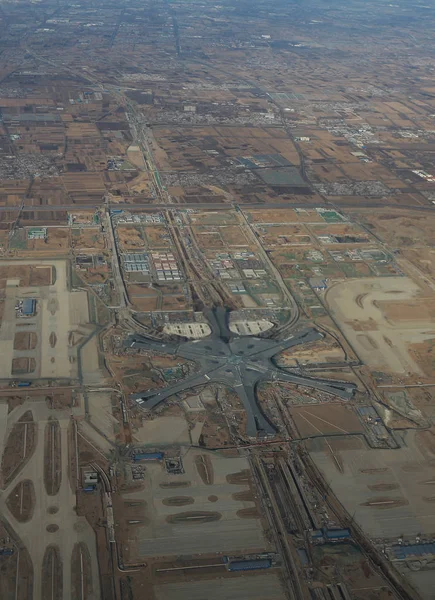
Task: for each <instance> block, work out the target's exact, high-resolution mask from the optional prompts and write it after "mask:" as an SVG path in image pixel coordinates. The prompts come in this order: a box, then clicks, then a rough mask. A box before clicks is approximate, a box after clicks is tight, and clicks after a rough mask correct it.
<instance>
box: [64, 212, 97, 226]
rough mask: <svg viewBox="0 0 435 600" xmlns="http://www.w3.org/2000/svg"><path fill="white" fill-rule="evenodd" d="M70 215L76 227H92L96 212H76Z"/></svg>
mask: <svg viewBox="0 0 435 600" xmlns="http://www.w3.org/2000/svg"><path fill="white" fill-rule="evenodd" d="M68 214H69V216H70V217H71V219H72V222H73V224H74V225H90V224H91V223H93V222H94V215H95V210H74V211H71V212H70V213H68Z"/></svg>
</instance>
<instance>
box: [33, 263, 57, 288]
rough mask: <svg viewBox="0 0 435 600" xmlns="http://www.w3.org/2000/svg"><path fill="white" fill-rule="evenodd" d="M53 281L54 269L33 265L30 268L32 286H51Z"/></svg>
mask: <svg viewBox="0 0 435 600" xmlns="http://www.w3.org/2000/svg"><path fill="white" fill-rule="evenodd" d="M52 281H53V268H52V267H44V266H42V265H33V266H31V268H30V278H29V285H30V286H44V285H51V283H52Z"/></svg>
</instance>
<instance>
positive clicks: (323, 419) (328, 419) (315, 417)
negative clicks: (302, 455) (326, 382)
mask: <svg viewBox="0 0 435 600" xmlns="http://www.w3.org/2000/svg"><path fill="white" fill-rule="evenodd" d="M290 413H291V416H292V419H293V421H294V422H295V425H296V427H297V429H298V431H299V435H300V436H301V437H310V436H318V435H322V434H323V435H328V434H332V435H334V434H346V433H358V432H362V431H363V426H362V424H361V422H360V420H359V419H358V417H357V415H356V414H355V412H354V410H353V409H352V408H351V407H348V406H344V405H342V404H329V403H328V404H327V405H323V404H317V405H312V406H297V407H294V408H292V409H291V410H290Z"/></svg>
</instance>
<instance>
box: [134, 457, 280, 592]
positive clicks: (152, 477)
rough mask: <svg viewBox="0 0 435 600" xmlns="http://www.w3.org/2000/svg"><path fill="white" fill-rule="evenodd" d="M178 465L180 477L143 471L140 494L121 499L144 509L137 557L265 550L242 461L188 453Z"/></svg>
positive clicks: (157, 468)
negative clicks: (181, 466) (141, 503)
mask: <svg viewBox="0 0 435 600" xmlns="http://www.w3.org/2000/svg"><path fill="white" fill-rule="evenodd" d="M183 464H184V470H185V473H184V474H182V475H170V474H168V473H167V472H166V470H165V468H164V465H162V464H155V463H154V464H149V465H147V470H146V473H145V481H144V483H145V485H144V489H143V490H141V491H138V492H134V493H129V494H124V496H123V497H124V502H133V501H137V500H142V501H145V503H146V508H145V509H144V510H145V520H144V522H143V523H144V524H142V525H138V527H137V529H135V534H136V540H135V545H136V551H137V555H138V557H144V556H173V555H192V554H205V553H209V552H234V551H241V550H243V551H244V552H246V551H248V549H250V550H255V551H262V550H265V549H266V548H267V547H268V542H267V541H266V539H265V537H264V534H263V529H262V523H261V520H260V513H259V512H258V509H257V506H256V502H255V499H254V496H253V492H252V490H251V487H250V482H251V480H250V471H249V463H248V461H247V460H245V459H244V458H226V457H223V456H219V455H216V454H211V453H207V454H205V453H201V452H199V451H193V450H191V451H190V452H189V453H188V454H187V455H186V456H185V457H184V459H183ZM129 537H130V543H131V544H132V543H133V542H132V540H131V538H132V535H131V534H130V535H129ZM162 597H163V596H162Z"/></svg>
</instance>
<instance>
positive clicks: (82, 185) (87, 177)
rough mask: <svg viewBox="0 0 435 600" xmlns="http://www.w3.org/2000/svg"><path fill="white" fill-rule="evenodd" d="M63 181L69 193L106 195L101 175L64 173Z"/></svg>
mask: <svg viewBox="0 0 435 600" xmlns="http://www.w3.org/2000/svg"><path fill="white" fill-rule="evenodd" d="M62 180H63V183H64V185H65V188H66V189H67V191H68V192H70V193H74V192H84V193H86V192H92V193H101V194H104V191H105V187H104V182H103V178H102V177H101V175H100V174H99V173H64V174H63V175H62Z"/></svg>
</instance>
